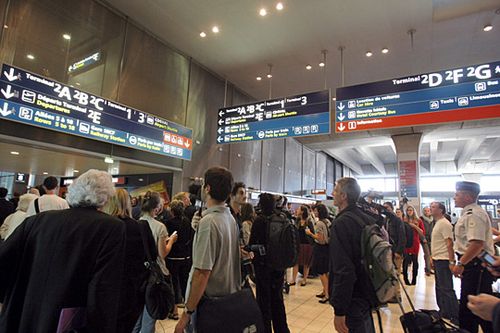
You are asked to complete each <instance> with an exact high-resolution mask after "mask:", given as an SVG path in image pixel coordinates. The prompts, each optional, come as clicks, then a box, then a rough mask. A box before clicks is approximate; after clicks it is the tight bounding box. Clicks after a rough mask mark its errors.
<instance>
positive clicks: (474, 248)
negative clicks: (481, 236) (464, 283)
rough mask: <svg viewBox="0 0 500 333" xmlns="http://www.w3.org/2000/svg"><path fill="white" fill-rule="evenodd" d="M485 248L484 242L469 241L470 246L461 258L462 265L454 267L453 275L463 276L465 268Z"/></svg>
mask: <svg viewBox="0 0 500 333" xmlns="http://www.w3.org/2000/svg"><path fill="white" fill-rule="evenodd" d="M483 248H484V241H482V240H477V239H473V240H470V241H469V246H467V250H465V253H464V254H463V256H462V257H461V258H460V262H461V263H462V265H460V266H457V265H455V267H453V275H455V276H457V277H459V276H460V275H462V273H463V271H464V266H463V265H467V264H468V263H469V262H470V261H471V260H473V259H474V258H475V257H477V255H478V254H479V253H481V251H482V250H483Z"/></svg>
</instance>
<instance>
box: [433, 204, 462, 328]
mask: <svg viewBox="0 0 500 333" xmlns="http://www.w3.org/2000/svg"><path fill="white" fill-rule="evenodd" d="M430 209H431V214H432V217H433V218H434V221H435V224H434V228H433V229H432V236H431V238H432V242H431V253H432V263H433V266H434V272H435V277H436V285H435V288H436V300H437V304H438V306H439V311H440V313H441V316H442V317H443V318H447V319H449V320H450V321H451V322H452V323H454V324H458V300H457V296H456V295H455V290H453V276H452V273H451V268H452V267H453V265H454V264H455V263H456V262H455V253H454V252H453V226H452V225H451V223H450V221H448V220H447V219H446V218H445V217H444V214H445V213H446V207H445V206H444V205H443V204H442V203H441V202H437V201H435V202H433V203H432V204H431V208H430Z"/></svg>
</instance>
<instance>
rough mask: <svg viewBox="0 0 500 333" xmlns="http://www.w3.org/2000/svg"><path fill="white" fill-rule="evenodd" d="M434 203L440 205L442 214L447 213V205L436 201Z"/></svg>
mask: <svg viewBox="0 0 500 333" xmlns="http://www.w3.org/2000/svg"><path fill="white" fill-rule="evenodd" d="M433 203H434V204H436V205H438V207H439V209H441V214H443V215H446V207H445V205H444V204H443V203H442V202H439V201H434V202H433Z"/></svg>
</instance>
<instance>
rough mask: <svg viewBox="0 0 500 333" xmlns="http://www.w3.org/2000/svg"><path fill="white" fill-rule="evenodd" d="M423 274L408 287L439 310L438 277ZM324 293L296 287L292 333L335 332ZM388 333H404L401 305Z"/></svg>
mask: <svg viewBox="0 0 500 333" xmlns="http://www.w3.org/2000/svg"><path fill="white" fill-rule="evenodd" d="M420 267H421V270H422V271H421V272H420V273H419V276H418V280H417V285H416V286H408V287H406V288H407V290H408V293H409V294H410V297H411V298H412V300H413V303H414V305H415V307H416V308H419V309H420V308H425V309H436V308H437V306H436V301H435V292H434V276H433V275H432V276H429V277H427V276H425V274H424V272H423V265H421V266H420ZM459 288H460V281H459V280H456V281H455V291H457V292H458V291H459ZM320 291H321V282H320V281H319V279H317V278H316V279H309V280H308V284H307V286H305V287H301V286H299V284H297V285H296V286H294V287H292V289H291V290H290V294H289V295H285V307H286V311H287V321H288V326H289V328H290V331H291V332H292V333H299V332H300V333H309V332H310V333H312V332H316V333H317V332H335V330H334V328H333V310H332V307H331V306H330V305H328V304H320V303H318V298H316V297H315V295H316V294H317V293H319V292H320ZM403 306H404V308H405V311H410V307H409V305H408V302H407V301H406V299H404V303H403ZM381 315H382V324H383V328H384V333H399V332H402V331H403V330H402V328H401V324H400V322H399V316H401V310H400V308H399V306H398V305H397V304H390V305H389V307H388V308H385V309H382V310H381ZM374 321H375V326H376V328H377V332H378V331H379V330H378V322H377V316H376V314H374ZM175 324H176V321H173V320H165V321H162V322H159V323H157V326H156V332H157V333H166V332H173V328H174V327H175Z"/></svg>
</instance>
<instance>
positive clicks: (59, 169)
mask: <svg viewBox="0 0 500 333" xmlns="http://www.w3.org/2000/svg"><path fill="white" fill-rule="evenodd" d="M0 19H1V20H2V23H1V29H0V63H1V65H2V68H1V71H2V73H1V76H0V87H1V94H0V156H2V158H1V159H0V187H5V188H7V189H8V195H7V199H10V198H12V197H14V196H19V195H20V194H24V193H26V192H27V191H28V190H29V189H30V188H33V187H37V186H39V185H41V184H42V182H43V180H44V179H45V178H46V177H47V176H54V177H56V178H57V179H58V182H59V186H58V194H59V195H60V196H63V197H64V195H65V193H66V191H67V187H68V186H69V185H70V184H71V183H72V182H73V181H74V180H75V179H76V178H77V177H78V176H79V175H81V174H82V173H84V172H86V171H88V170H90V169H98V170H104V171H107V172H109V173H110V174H111V175H112V176H113V182H114V183H115V186H116V187H117V188H125V189H126V190H127V191H128V192H129V193H130V195H131V196H132V197H137V198H138V197H141V196H144V195H145V194H146V193H147V192H148V191H155V192H159V193H161V195H162V197H163V198H164V199H165V200H166V201H167V202H168V201H169V200H171V198H172V197H173V196H174V195H175V194H176V193H178V192H181V191H188V189H189V188H190V186H192V185H200V184H201V179H202V177H203V175H204V172H205V170H206V169H208V168H209V167H212V166H223V167H225V168H227V169H229V170H230V171H231V173H232V175H233V177H234V180H235V181H238V182H243V183H244V184H245V185H246V189H247V193H248V199H247V200H248V202H250V203H252V204H254V205H255V204H257V202H258V200H259V194H261V193H264V192H270V193H273V194H276V195H284V196H286V197H287V198H288V202H289V203H291V208H290V209H291V210H295V209H296V208H297V207H299V206H300V205H302V204H307V205H314V204H316V203H318V202H321V203H324V204H325V205H326V206H327V207H328V208H330V209H331V211H332V212H335V211H336V208H335V207H334V205H333V194H332V193H333V189H334V187H335V184H336V181H337V180H338V179H340V178H342V177H353V178H355V179H356V180H357V181H358V183H359V184H360V187H361V191H362V193H363V196H365V197H366V198H370V200H373V201H375V202H378V203H380V204H382V203H383V202H386V201H390V202H392V203H393V204H394V206H399V205H403V204H409V205H412V206H414V207H415V208H416V210H417V213H418V215H419V216H420V215H421V214H423V208H424V207H426V206H430V204H431V203H432V202H435V201H439V202H442V203H443V204H444V205H445V207H446V211H447V213H448V214H449V215H450V217H451V220H452V223H456V221H457V219H458V217H459V216H460V215H461V213H462V211H461V208H459V207H455V201H454V199H453V197H454V193H455V184H456V182H458V181H462V180H466V181H473V182H476V183H478V184H479V185H480V187H481V192H480V194H479V198H478V200H479V205H480V206H481V207H482V208H484V209H485V210H486V211H487V212H488V214H489V216H490V218H491V222H492V226H493V227H498V222H499V221H500V33H499V31H500V1H499V0H407V1H400V0H383V1H368V0H350V1H341V0H309V1H304V0H285V1H278V0H258V1H248V0H247V1H241V0H231V1H230V0H182V1H172V0H171V1H161V0H144V1H137V0H102V1H101V0H78V1H76V0H71V1H67V0H36V1H35V0H0ZM200 200H201V198H195V199H194V201H193V202H194V203H195V205H197V207H199V204H200V202H201V201H200ZM0 246H1V245H0ZM421 252H422V251H421ZM419 261H420V262H421V265H420V274H419V276H418V280H417V284H416V285H415V286H413V285H411V286H407V289H408V292H409V294H410V296H411V297H412V300H413V302H414V303H415V306H416V307H417V308H426V309H437V303H436V297H435V291H434V275H426V274H424V263H423V262H424V258H423V253H420V258H419ZM301 274H303V273H301ZM299 276H301V275H299ZM299 281H300V280H299ZM454 286H455V292H456V293H457V297H458V296H459V295H460V279H458V278H454ZM320 291H321V282H320V279H319V278H318V277H315V276H313V277H312V278H311V279H310V280H309V282H308V284H307V285H306V286H300V284H299V283H297V285H296V286H292V287H291V288H290V292H289V293H288V294H285V295H284V299H285V308H286V312H287V317H288V325H289V328H290V331H291V332H293V333H297V332H334V331H335V329H334V326H333V309H332V307H331V306H330V305H329V304H320V303H318V298H316V297H315V294H317V293H318V292H320ZM496 291H497V292H499V293H500V291H498V290H496ZM403 305H404V307H405V308H406V309H405V310H406V311H409V304H408V302H407V300H406V299H405V297H404V296H403ZM381 314H382V323H383V327H384V332H386V333H387V332H403V329H402V327H401V324H400V323H399V316H400V315H401V309H400V308H399V306H398V305H397V304H390V305H389V306H388V307H386V308H382V310H381ZM374 320H375V327H376V330H377V332H379V328H378V322H377V319H376V316H375V315H374ZM176 323H177V322H176V320H173V319H167V320H164V321H159V322H158V323H157V325H156V332H173V329H174V327H175V325H176Z"/></svg>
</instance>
